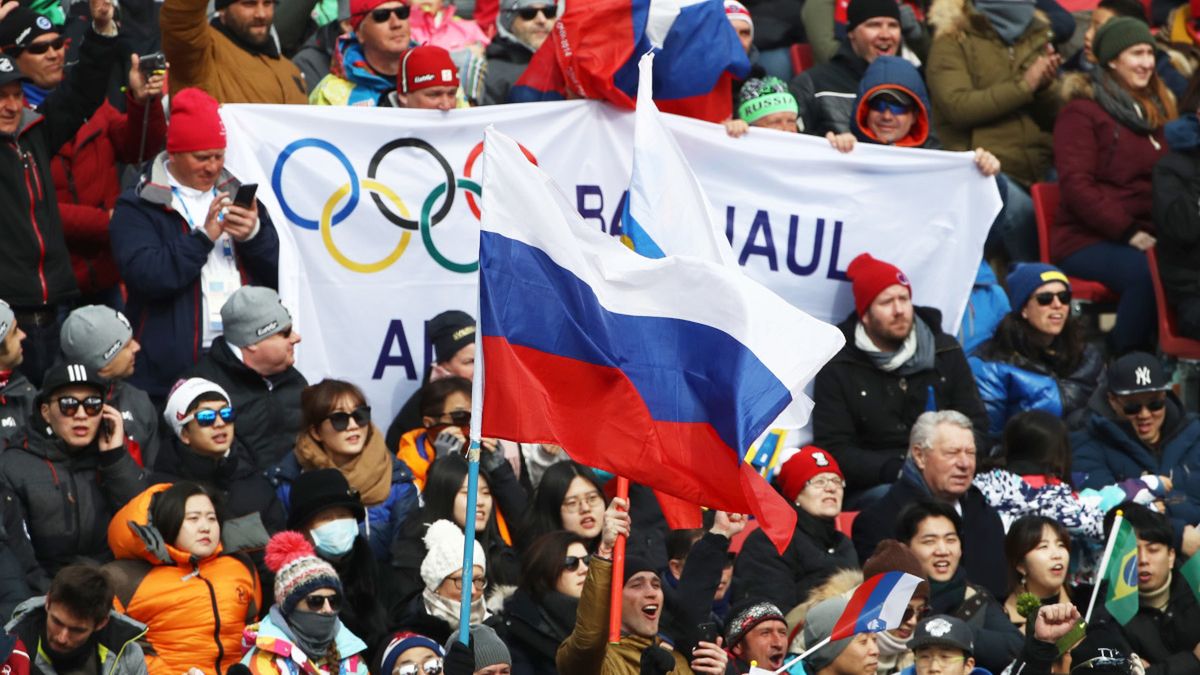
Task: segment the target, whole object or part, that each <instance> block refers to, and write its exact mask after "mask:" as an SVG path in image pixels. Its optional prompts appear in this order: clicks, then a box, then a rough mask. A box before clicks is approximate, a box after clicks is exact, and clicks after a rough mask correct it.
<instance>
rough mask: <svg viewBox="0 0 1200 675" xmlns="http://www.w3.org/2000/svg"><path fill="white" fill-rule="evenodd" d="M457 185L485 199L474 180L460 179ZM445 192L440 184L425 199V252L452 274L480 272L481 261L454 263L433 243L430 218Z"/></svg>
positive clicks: (422, 227)
mask: <svg viewBox="0 0 1200 675" xmlns="http://www.w3.org/2000/svg"><path fill="white" fill-rule="evenodd" d="M455 183H456V184H457V185H458V187H460V188H463V189H464V190H467V191H469V192H473V193H475V196H476V197H479V198H480V199H483V188H482V187H480V185H479V183H476V182H475V181H473V180H467V179H466V178H459V179H458V180H457V181H455ZM445 192H446V184H445V183H441V184H439V185H438V186H437V187H436V188H434V189H433V192H430V193H429V196H428V197H426V198H425V203H424V204H422V205H421V220H420V228H421V241H422V242H424V243H425V250H427V251H429V257H431V258H433V260H434V261H435V262H436V263H437V264H439V265H441V266H442V267H444V268H446V269H447V270H449V271H451V272H458V273H459V274H470V273H472V272H476V271H478V270H479V259H476V260H475V262H470V263H459V262H454V261H453V260H450V259H449V258H447V257H446V256H444V255H442V252H441V251H439V250H438V248H437V246H436V245H435V244H434V243H433V233H432V232H431V229H432V225H431V224H430V218H429V216H430V214H431V213H433V205H434V203H435V202H436V201H437V200H438V197H441V196H442V195H443V194H445Z"/></svg>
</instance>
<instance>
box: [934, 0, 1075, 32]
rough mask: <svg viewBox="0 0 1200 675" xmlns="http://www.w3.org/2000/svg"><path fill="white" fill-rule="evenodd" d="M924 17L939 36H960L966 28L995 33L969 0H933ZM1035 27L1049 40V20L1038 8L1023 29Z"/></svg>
mask: <svg viewBox="0 0 1200 675" xmlns="http://www.w3.org/2000/svg"><path fill="white" fill-rule="evenodd" d="M926 17H927V18H928V21H929V25H930V26H931V27H932V28H933V29H934V35H935V36H939V37H940V36H942V35H947V36H950V37H953V38H961V37H962V35H963V33H966V32H967V31H968V30H970V31H972V32H975V33H982V34H992V35H995V33H996V31H995V29H994V28H992V25H991V24H990V23H988V20H987V17H985V16H984V15H983V14H981V13H980V12H979V11H977V10H976V9H975V5H974V4H973V3H971V2H970V0H933V4H932V5H931V6H930V7H929V13H928V14H927V15H926ZM1035 29H1036V30H1040V31H1042V32H1044V33H1046V34H1047V37H1046V40H1047V42H1049V41H1050V40H1051V38H1050V37H1049V34H1050V20H1049V19H1048V18H1046V15H1045V13H1043V12H1042V10H1040V9H1039V10H1036V11H1035V12H1034V13H1033V22H1032V23H1031V24H1030V25H1029V28H1026V29H1025V35H1028V34H1029V33H1030V31H1032V30H1035ZM1022 39H1024V36H1022Z"/></svg>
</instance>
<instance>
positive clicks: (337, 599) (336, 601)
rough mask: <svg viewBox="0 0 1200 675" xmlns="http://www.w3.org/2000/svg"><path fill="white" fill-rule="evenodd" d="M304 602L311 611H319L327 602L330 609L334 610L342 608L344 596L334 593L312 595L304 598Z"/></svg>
mask: <svg viewBox="0 0 1200 675" xmlns="http://www.w3.org/2000/svg"><path fill="white" fill-rule="evenodd" d="M304 604H305V606H306V607H308V611H310V612H319V611H321V608H322V607H324V606H325V605H326V604H328V605H329V609H331V610H332V611H334V612H340V611H341V610H342V596H340V595H338V594H337V593H334V594H333V595H310V596H308V597H306V598H304Z"/></svg>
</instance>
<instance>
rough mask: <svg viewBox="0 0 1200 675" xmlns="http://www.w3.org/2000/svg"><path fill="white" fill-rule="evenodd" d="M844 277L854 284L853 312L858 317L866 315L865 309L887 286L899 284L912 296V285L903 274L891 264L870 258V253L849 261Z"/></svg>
mask: <svg viewBox="0 0 1200 675" xmlns="http://www.w3.org/2000/svg"><path fill="white" fill-rule="evenodd" d="M846 276H848V277H850V281H852V282H853V283H854V311H856V312H858V315H859V316H862V315H863V314H866V312H867V308H868V307H870V306H871V303H872V302H874V301H875V298H877V297H879V294H880V293H882V292H883V291H884V290H885V289H887V287H888V286H895V285H896V284H899V285H901V286H903V287H905V288H907V289H908V294H909V296H910V297H911V296H912V284H911V283H909V281H908V277H907V276H905V275H904V272H901V271H900V268H899V267H896V266H895V265H893V264H891V263H885V262H883V261H882V260H876V259H874V258H872V257H871V254H870V253H863V254H862V255H860V256H858V257H857V258H855V259H854V260H851V261H850V266H849V267H847V268H846Z"/></svg>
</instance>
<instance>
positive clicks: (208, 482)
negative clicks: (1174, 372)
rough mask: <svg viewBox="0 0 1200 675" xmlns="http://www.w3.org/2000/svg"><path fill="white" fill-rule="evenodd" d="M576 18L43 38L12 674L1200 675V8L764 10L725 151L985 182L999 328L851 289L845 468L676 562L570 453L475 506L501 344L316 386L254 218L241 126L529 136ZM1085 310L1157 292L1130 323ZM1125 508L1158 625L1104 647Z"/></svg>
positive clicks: (136, 30)
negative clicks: (885, 614) (774, 513)
mask: <svg viewBox="0 0 1200 675" xmlns="http://www.w3.org/2000/svg"><path fill="white" fill-rule="evenodd" d="M597 1H599V0H597ZM606 1H607V0H606ZM708 1H709V2H715V1H716V0H708ZM569 9H570V6H569V5H566V4H564V2H561V1H559V2H551V1H550V0H499V1H498V2H497V0H463V1H462V2H459V3H457V4H454V3H450V2H447V1H445V0H423V1H422V2H407V1H406V0H215V2H214V3H213V4H212V5H210V4H209V3H208V2H206V0H162V1H161V2H156V1H149V0H121V1H120V2H117V1H116V0H75V1H74V2H70V1H67V0H63V1H62V2H54V1H53V0H32V1H30V2H20V3H19V2H16V1H13V0H9V1H8V2H4V3H3V4H0V136H2V137H3V139H4V140H5V145H6V148H7V149H5V150H3V151H0V155H2V157H0V175H3V176H4V179H3V181H2V182H0V194H2V195H3V196H4V201H3V203H4V204H5V205H6V208H4V209H3V213H2V214H0V509H3V513H0V616H3V617H4V618H5V619H6V620H8V622H7V624H6V626H5V628H6V632H5V634H4V635H3V636H2V637H0V662H4V667H5V668H6V669H10V670H9V671H7V672H12V669H15V672H16V673H17V674H18V675H26V674H27V673H30V672H34V673H38V674H39V675H54V674H58V675H144V674H146V673H149V674H150V675H225V673H227V672H230V673H232V672H234V671H235V670H237V671H239V672H242V671H243V669H248V670H249V671H251V672H252V673H254V675H300V674H301V673H303V674H305V675H319V674H325V675H335V674H336V675H364V674H365V673H373V674H375V675H437V674H438V673H447V674H449V675H469V674H476V675H480V674H482V675H507V674H509V673H515V674H517V675H553V674H555V673H562V674H563V675H576V674H580V673H604V674H605V675H609V674H633V673H657V674H662V673H668V672H671V673H676V674H682V673H703V674H709V675H717V674H719V673H745V672H748V671H749V669H750V668H751V666H752V665H757V666H759V667H762V668H769V669H770V670H773V671H774V670H777V669H781V668H784V666H785V665H786V666H787V672H789V673H800V672H803V673H807V675H893V674H896V673H901V674H902V675H970V674H972V673H995V674H999V673H1001V672H1012V673H1017V674H1019V675H1042V674H1043V673H1045V674H1049V673H1077V672H1079V671H1081V669H1088V670H1093V671H1101V672H1104V673H1112V674H1114V675H1117V674H1119V675H1132V674H1133V673H1138V674H1139V675H1140V674H1143V673H1149V674H1150V675H1195V674H1197V673H1200V602H1198V601H1197V597H1198V596H1200V588H1195V587H1193V586H1191V585H1190V583H1191V582H1190V581H1189V579H1188V575H1186V574H1184V573H1183V572H1182V571H1181V570H1180V568H1181V567H1182V566H1183V564H1184V563H1185V561H1186V560H1188V559H1189V558H1190V557H1191V556H1193V555H1196V554H1197V552H1198V551H1200V529H1197V525H1200V417H1198V416H1197V411H1195V410H1189V409H1187V408H1186V407H1185V405H1184V404H1183V402H1182V400H1181V398H1180V397H1179V396H1178V395H1177V385H1176V383H1175V382H1173V381H1172V379H1171V376H1170V373H1169V370H1168V369H1167V368H1166V367H1165V365H1167V364H1164V361H1163V360H1162V359H1160V358H1159V357H1158V356H1156V355H1155V351H1156V346H1157V340H1156V331H1157V327H1158V325H1159V318H1160V317H1158V316H1157V309H1156V303H1155V298H1154V286H1153V283H1152V281H1153V275H1154V274H1158V275H1159V276H1160V277H1161V280H1162V283H1163V286H1164V287H1165V292H1166V294H1167V298H1168V300H1169V303H1168V307H1169V308H1170V311H1171V312H1173V313H1174V315H1175V319H1176V325H1177V326H1178V330H1179V331H1180V332H1181V333H1183V334H1184V335H1186V336H1188V337H1192V338H1197V339H1200V277H1197V269H1200V208H1198V206H1197V204H1200V180H1198V179H1197V176H1198V175H1200V169H1198V168H1197V167H1200V116H1198V115H1200V74H1197V65H1200V56H1198V55H1200V50H1197V47H1196V45H1195V44H1194V43H1193V41H1194V40H1196V38H1197V37H1200V29H1198V28H1197V27H1196V23H1195V20H1194V19H1193V17H1192V15H1191V11H1192V6H1191V5H1189V4H1187V3H1184V4H1182V5H1180V4H1179V3H1178V2H1175V1H1173V0H1154V1H1153V2H1152V3H1147V4H1146V5H1143V4H1142V3H1140V2H1136V0H1101V1H1100V2H1099V3H1098V4H1095V5H1094V6H1091V7H1084V8H1082V9H1080V8H1077V7H1072V9H1076V10H1079V11H1076V12H1075V13H1074V14H1072V13H1071V12H1069V11H1067V9H1064V7H1063V6H1061V5H1060V4H1059V2H1057V1H1056V0H932V1H931V2H925V1H924V0H903V1H900V2H897V0H849V2H835V1H834V0H753V1H748V2H746V3H745V4H742V3H740V2H738V0H724V9H725V14H726V16H727V18H728V28H729V30H730V31H731V32H733V33H734V34H736V36H737V38H738V40H740V42H741V44H742V47H743V48H744V49H745V51H746V54H747V56H748V57H749V60H750V62H751V64H752V68H751V71H750V73H749V75H748V76H747V77H746V78H745V79H744V80H742V81H739V82H736V83H735V87H734V91H733V99H732V100H733V105H732V106H731V108H730V110H729V111H728V113H729V114H728V118H727V119H726V120H725V121H724V129H723V130H722V127H720V126H716V125H714V126H713V129H714V131H713V133H714V134H716V133H727V134H729V135H730V136H733V137H741V136H744V135H746V134H768V133H775V132H786V133H802V134H810V135H815V136H819V137H821V138H823V139H825V140H826V141H827V142H828V143H829V145H830V146H832V148H834V149H835V150H836V151H837V152H841V153H850V152H854V149H855V147H856V145H857V144H859V143H868V144H874V145H885V146H887V145H890V146H897V147H901V148H923V149H927V150H933V151H938V150H951V151H970V152H973V153H974V158H975V164H976V166H977V168H978V169H979V171H980V172H981V173H982V174H983V175H984V176H988V177H995V180H996V182H997V187H998V189H999V192H1000V195H1001V197H1002V199H1003V202H1004V207H1003V209H1002V211H1001V212H1000V214H999V215H998V216H997V217H996V219H995V222H994V223H993V224H992V227H991V230H990V233H989V236H988V241H987V245H986V247H985V249H984V251H983V252H982V253H983V254H982V256H981V259H980V260H979V261H974V260H973V261H970V262H971V265H975V264H976V263H978V264H979V278H978V280H977V284H976V288H975V290H974V291H973V293H972V296H971V301H970V306H969V308H968V319H967V320H966V321H965V322H964V325H963V327H962V329H961V331H960V334H959V335H957V336H956V335H952V334H950V333H948V332H946V331H945V330H944V324H943V317H942V316H941V314H940V313H939V312H938V310H936V309H934V308H931V307H925V306H919V305H915V304H914V298H917V297H920V291H921V289H914V288H913V285H912V283H911V282H910V281H909V278H908V277H907V276H906V275H905V273H904V271H903V270H901V269H899V268H897V267H896V266H895V265H893V264H891V263H889V262H887V261H886V260H884V259H883V258H886V257H888V255H887V254H888V253H889V252H886V251H873V252H868V253H863V254H861V255H859V256H858V257H856V258H855V259H854V260H853V261H852V262H851V264H850V265H849V267H848V269H847V275H848V277H849V279H850V283H851V287H852V292H853V297H854V310H853V312H851V313H850V315H848V316H847V317H846V318H845V320H844V321H842V322H841V323H840V324H839V327H840V328H841V330H842V332H843V333H844V335H845V338H846V344H845V347H844V348H843V349H842V350H841V351H840V352H839V353H838V354H837V355H836V356H834V358H833V359H832V360H830V361H829V362H828V363H827V364H826V365H825V367H824V368H823V369H822V370H821V371H820V373H819V374H818V376H817V378H816V381H815V388H814V396H813V398H814V402H815V407H814V410H813V416H812V419H813V423H812V427H811V430H812V435H813V440H812V444H810V445H807V446H805V447H803V448H802V449H799V450H793V451H791V452H790V453H784V460H783V461H782V462H781V463H780V465H779V466H778V467H777V469H776V470H775V472H774V473H772V474H771V478H772V481H773V484H774V486H775V488H776V489H777V490H778V491H779V493H780V494H781V495H782V496H783V498H784V499H786V500H787V502H788V503H789V504H791V505H792V506H793V508H794V510H795V513H796V526H795V530H794V532H793V534H792V537H791V540H790V543H789V544H788V546H787V547H786V549H784V550H783V551H782V552H780V551H778V550H777V549H776V548H775V546H774V544H773V543H772V542H771V541H770V540H769V539H768V538H767V536H766V535H765V534H764V532H763V530H762V529H761V528H759V527H758V523H755V522H753V521H752V520H751V519H749V518H748V517H747V516H746V515H744V514H733V513H725V512H719V511H714V512H709V513H707V514H706V516H705V526H704V527H702V528H698V529H670V528H669V527H668V526H667V523H666V519H665V518H664V515H663V512H662V510H661V509H660V507H659V504H658V502H657V500H656V499H655V496H654V494H653V493H652V492H651V491H649V490H648V489H646V488H644V487H642V486H637V485H634V486H633V489H632V490H631V496H630V497H629V498H628V499H625V498H621V497H615V496H614V492H613V481H611V476H609V475H607V474H604V473H603V472H601V471H598V470H595V469H593V468H589V467H587V466H584V465H582V464H579V463H577V462H575V461H573V460H572V459H571V458H570V456H569V454H568V451H567V450H564V449H562V448H559V447H556V446H552V445H544V444H528V443H514V442H510V441H505V440H496V439H484V440H483V441H482V444H481V445H482V448H481V458H480V474H479V479H478V486H477V491H476V494H475V500H474V504H475V507H474V509H475V510H474V512H473V513H471V512H468V510H467V506H468V490H469V483H470V481H469V478H468V473H469V471H468V462H467V460H466V459H465V456H464V453H465V449H466V447H467V445H468V440H467V436H468V433H469V426H470V420H471V397H472V380H473V377H474V360H475V352H474V349H475V320H474V318H473V317H471V316H470V315H468V314H466V313H464V312H462V311H457V310H448V311H445V312H443V313H442V314H440V315H438V316H437V317H434V318H433V319H432V320H430V321H429V322H428V324H427V326H426V328H427V330H426V333H427V334H428V336H429V338H430V340H431V341H432V348H433V356H434V358H433V361H434V362H433V363H432V364H431V365H430V366H429V368H428V370H427V371H426V372H425V373H424V374H423V379H422V381H421V387H420V389H419V390H418V391H417V392H416V393H415V394H413V395H412V397H411V398H410V399H408V400H407V401H405V402H404V404H403V405H402V406H401V407H399V409H396V410H379V409H375V410H374V412H373V411H372V407H371V401H369V400H367V398H366V395H365V394H364V393H363V391H362V390H360V389H359V388H358V387H357V386H355V385H354V384H353V383H351V382H346V381H342V380H337V379H325V380H322V381H320V382H315V383H310V382H309V381H308V379H307V378H306V377H305V375H304V373H302V372H301V371H300V370H298V369H297V367H296V365H295V348H296V345H297V344H298V343H300V341H301V336H300V334H299V332H298V331H297V330H296V329H295V328H294V327H293V325H292V324H293V322H292V317H291V314H290V312H289V310H288V308H287V307H286V306H285V304H284V302H283V301H282V300H281V299H280V297H279V295H278V294H277V292H276V290H275V289H277V288H278V279H279V272H278V265H279V236H278V234H277V232H276V229H275V228H276V224H275V223H273V222H272V220H271V217H270V215H269V214H268V212H267V209H266V208H265V207H264V206H263V205H262V204H261V203H260V202H258V201H257V200H255V199H253V197H251V198H249V199H243V198H238V197H237V195H238V193H239V188H240V186H241V183H240V181H239V180H238V177H237V176H235V175H233V173H231V172H230V171H229V170H228V169H227V168H226V167H225V146H226V138H225V129H224V127H223V125H222V122H221V118H220V114H219V112H218V109H219V106H220V105H221V104H223V103H275V104H311V105H336V106H367V107H370V106H383V107H401V108H422V109H430V110H440V111H442V112H443V113H447V114H448V113H450V112H451V111H453V110H454V109H456V108H463V107H470V106H487V105H498V104H504V103H506V102H508V99H509V98H510V94H511V92H512V90H513V87H514V84H515V83H516V82H517V80H518V79H519V78H520V77H521V75H522V73H523V72H524V70H525V68H526V66H527V65H528V64H529V63H530V60H531V59H532V58H533V56H534V54H535V52H537V51H538V50H539V48H542V46H543V44H544V43H546V41H547V38H549V37H550V35H551V31H552V28H553V27H554V24H555V21H556V20H557V19H558V17H559V15H560V14H562V13H563V12H566V11H569ZM546 48H548V49H553V48H554V45H553V44H552V43H551V44H547V45H546ZM805 54H807V55H809V56H810V57H811V58H813V59H814V60H815V61H816V63H815V64H814V65H811V67H808V66H807V65H806V64H805V67H800V66H797V65H796V64H797V62H800V61H803V59H802V58H799V57H798V55H805ZM722 86H723V85H722ZM731 170H732V169H731ZM1037 184H1045V187H1046V189H1053V190H1056V191H1057V194H1058V195H1059V198H1058V202H1057V203H1058V209H1057V212H1054V213H1051V214H1049V215H1050V219H1051V220H1052V221H1053V223H1052V224H1051V226H1050V228H1049V232H1048V233H1047V236H1046V238H1045V239H1046V241H1048V248H1047V250H1041V245H1040V244H1039V237H1038V236H1037V235H1038V232H1037V225H1036V222H1035V217H1034V202H1033V197H1034V196H1035V191H1033V190H1032V188H1033V187H1034V186H1035V185H1037ZM1159 243H1162V244H1163V246H1158V244H1159ZM1148 251H1154V252H1157V265H1158V267H1157V268H1154V267H1152V263H1151V258H1149V257H1148V255H1147V252H1148ZM1051 263H1053V264H1051ZM1086 281H1091V282H1099V283H1101V284H1103V285H1104V286H1105V287H1106V288H1107V290H1109V291H1111V293H1112V294H1114V295H1115V297H1116V298H1117V300H1116V302H1115V304H1114V306H1113V307H1112V310H1114V311H1115V319H1114V320H1113V322H1112V326H1111V328H1109V329H1108V330H1105V331H1099V330H1098V328H1097V325H1096V324H1095V323H1094V322H1092V321H1091V320H1090V319H1088V318H1087V317H1083V316H1080V314H1079V312H1078V306H1077V304H1078V303H1076V302H1074V300H1076V299H1075V298H1074V297H1073V295H1072V288H1073V286H1076V285H1078V284H1080V283H1084V282H1086ZM798 347H799V344H798ZM373 420H374V421H379V420H391V421H390V423H389V424H388V426H387V428H386V429H384V428H382V427H380V426H376V424H375V422H374V421H373ZM1118 510H1119V511H1121V513H1122V514H1123V517H1124V519H1125V521H1127V522H1128V523H1129V524H1130V525H1132V527H1133V531H1134V533H1135V535H1136V539H1137V562H1136V575H1134V577H1135V579H1134V578H1133V577H1131V580H1132V581H1133V583H1131V584H1130V585H1131V586H1136V592H1137V595H1138V599H1139V609H1138V611H1137V614H1136V615H1135V616H1134V618H1133V619H1132V620H1130V621H1128V622H1127V623H1125V624H1121V623H1120V622H1119V621H1117V620H1116V619H1115V618H1113V617H1111V616H1109V614H1108V612H1107V611H1106V610H1105V608H1104V605H1103V603H1099V604H1098V605H1097V606H1096V607H1095V609H1094V611H1093V613H1092V614H1091V616H1090V620H1089V621H1088V625H1087V627H1086V630H1085V631H1080V630H1079V628H1078V623H1079V621H1080V618H1081V616H1082V614H1083V613H1084V611H1083V610H1085V609H1087V608H1088V604H1089V603H1088V599H1089V596H1090V594H1091V592H1092V590H1093V589H1094V588H1095V587H1096V585H1097V584H1098V583H1100V579H1101V576H1102V573H1103V570H1102V569H1101V568H1100V565H1101V562H1102V553H1103V551H1104V548H1105V542H1106V540H1107V538H1108V536H1109V532H1110V530H1111V529H1112V527H1113V520H1114V516H1115V512H1116V511H1118ZM469 518H470V519H473V524H474V528H473V529H474V532H475V540H474V541H473V542H467V541H466V535H465V534H464V532H465V528H466V526H467V524H468V522H469V521H468V519H469ZM622 536H624V537H625V538H626V539H627V543H628V551H627V553H626V556H625V558H624V571H623V582H624V585H623V591H622V593H621V594H620V596H619V598H614V597H613V596H612V592H611V591H612V586H613V583H614V578H613V576H614V566H613V558H614V550H615V548H616V546H617V543H618V540H619V538H621V537H622ZM468 546H469V547H471V550H472V551H473V552H474V554H473V561H474V562H473V565H474V567H473V569H471V570H470V574H469V575H466V576H464V569H463V564H462V563H463V552H464V549H466V548H467V547H468ZM888 571H903V572H907V573H909V574H912V575H914V576H917V577H919V578H921V579H922V580H923V581H922V582H921V584H920V585H919V586H918V588H917V590H916V591H915V593H914V594H913V597H912V599H911V600H910V602H909V604H908V608H907V611H906V612H905V613H904V618H903V621H902V623H901V625H899V626H898V627H895V628H893V629H891V630H887V631H883V632H878V633H863V634H859V635H855V636H852V637H849V638H844V639H839V640H832V641H828V642H827V643H825V644H823V645H819V643H820V642H821V641H822V640H824V639H825V638H828V637H830V634H831V632H832V631H833V627H834V624H835V623H836V622H837V620H838V617H839V616H841V614H842V612H843V610H845V608H846V606H847V603H848V598H849V597H850V594H851V593H852V592H853V590H854V589H855V588H856V587H857V586H858V585H859V584H861V583H862V582H863V580H864V579H865V578H869V577H871V576H873V575H875V574H878V573H881V572H888ZM464 587H466V589H467V591H468V594H469V597H470V602H469V605H467V606H466V607H464V606H463V603H464V597H465V594H464ZM618 599H619V601H620V603H621V606H620V608H619V610H620V622H619V623H620V636H619V640H618V641H615V642H610V640H609V635H608V625H609V618H610V614H611V612H613V611H615V610H617V609H618V608H615V607H612V606H611V603H613V602H614V601H616V600H618ZM464 610H465V611H464ZM464 615H465V616H467V617H469V623H470V635H469V637H468V640H466V641H465V642H464V641H462V640H460V639H459V635H458V631H459V622H460V617H461V616H464ZM9 617H11V619H10V620H9V619H8V618H9ZM812 648H815V650H814V649H812ZM805 651H810V653H809V654H808V655H807V656H806V657H805V658H804V659H803V660H802V661H799V662H797V663H795V664H792V663H788V662H789V661H790V660H791V658H790V657H791V656H793V655H797V654H800V653H802V652H805Z"/></svg>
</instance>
